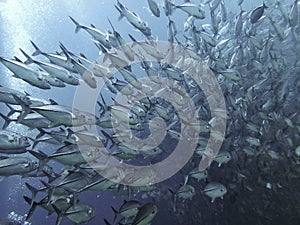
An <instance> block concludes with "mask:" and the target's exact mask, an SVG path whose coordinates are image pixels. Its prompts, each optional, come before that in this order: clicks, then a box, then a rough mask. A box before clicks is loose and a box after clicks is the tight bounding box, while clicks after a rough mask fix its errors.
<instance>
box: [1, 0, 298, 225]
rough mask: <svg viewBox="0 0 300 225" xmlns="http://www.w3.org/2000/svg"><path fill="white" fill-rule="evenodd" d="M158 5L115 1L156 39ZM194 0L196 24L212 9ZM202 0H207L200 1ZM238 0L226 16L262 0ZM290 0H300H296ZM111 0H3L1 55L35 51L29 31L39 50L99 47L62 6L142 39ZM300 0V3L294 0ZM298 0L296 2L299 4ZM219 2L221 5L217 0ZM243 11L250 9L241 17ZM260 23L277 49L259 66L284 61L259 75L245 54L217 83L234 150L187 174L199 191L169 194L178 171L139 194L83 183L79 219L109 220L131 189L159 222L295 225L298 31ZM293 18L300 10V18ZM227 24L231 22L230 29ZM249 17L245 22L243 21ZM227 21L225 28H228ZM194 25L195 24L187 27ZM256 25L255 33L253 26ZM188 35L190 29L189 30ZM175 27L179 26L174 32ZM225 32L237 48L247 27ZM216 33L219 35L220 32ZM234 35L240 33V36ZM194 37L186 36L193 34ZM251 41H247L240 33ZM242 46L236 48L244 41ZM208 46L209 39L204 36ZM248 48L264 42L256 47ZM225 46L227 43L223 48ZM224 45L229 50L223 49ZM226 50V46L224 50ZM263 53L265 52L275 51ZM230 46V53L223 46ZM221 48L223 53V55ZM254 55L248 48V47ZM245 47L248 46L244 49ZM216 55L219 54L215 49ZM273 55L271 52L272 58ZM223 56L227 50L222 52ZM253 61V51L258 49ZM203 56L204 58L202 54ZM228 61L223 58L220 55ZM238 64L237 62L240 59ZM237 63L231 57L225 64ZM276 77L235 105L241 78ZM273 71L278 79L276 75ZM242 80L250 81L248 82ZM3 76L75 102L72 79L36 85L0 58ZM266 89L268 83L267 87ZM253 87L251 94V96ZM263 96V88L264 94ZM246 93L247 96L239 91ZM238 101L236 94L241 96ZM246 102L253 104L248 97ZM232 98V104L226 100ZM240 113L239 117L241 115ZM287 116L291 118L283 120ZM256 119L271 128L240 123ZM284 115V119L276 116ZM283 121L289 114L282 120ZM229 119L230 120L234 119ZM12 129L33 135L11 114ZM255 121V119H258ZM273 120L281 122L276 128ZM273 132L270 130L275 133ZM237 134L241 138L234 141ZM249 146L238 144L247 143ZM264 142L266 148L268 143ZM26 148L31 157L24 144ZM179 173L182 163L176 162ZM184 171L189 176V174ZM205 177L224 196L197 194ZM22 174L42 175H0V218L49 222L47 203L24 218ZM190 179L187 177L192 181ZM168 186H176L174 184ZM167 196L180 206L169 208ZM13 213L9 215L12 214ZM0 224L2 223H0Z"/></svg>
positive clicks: (178, 21)
mask: <svg viewBox="0 0 300 225" xmlns="http://www.w3.org/2000/svg"><path fill="white" fill-rule="evenodd" d="M156 2H157V3H158V5H159V8H160V11H161V12H160V13H161V15H160V17H155V16H153V15H152V13H151V12H150V11H149V9H148V3H147V1H146V0H123V1H121V3H122V4H123V5H125V6H126V7H127V8H128V9H129V10H130V11H133V12H136V13H137V14H138V15H139V16H140V17H141V18H142V19H143V20H144V21H147V23H148V25H149V27H150V28H151V33H152V36H153V38H154V39H157V40H159V41H167V40H168V36H167V25H168V21H169V20H168V17H167V16H165V14H164V11H163V8H162V6H163V3H164V1H162V0H156ZM183 2H184V1H179V0H176V1H175V3H176V4H181V3H183ZM191 2H193V3H195V4H199V3H205V8H204V9H205V11H206V18H205V19H203V20H199V21H197V24H198V26H200V24H209V23H211V19H210V9H209V7H208V4H211V2H214V1H196V0H195V1H191ZM206 2H207V3H206ZM238 2H239V1H237V0H224V3H225V7H226V9H227V12H228V21H230V20H231V21H233V24H234V23H235V21H236V20H237V17H238V15H239V13H240V11H241V8H240V7H242V9H243V10H245V12H251V10H253V9H255V8H257V7H258V6H260V5H261V4H262V3H263V2H262V1H259V0H253V1H252V0H251V1H250V0H244V2H243V3H242V4H241V6H239V5H238ZM296 2H297V1H296ZM264 3H265V4H266V5H267V6H268V8H267V9H265V13H266V14H267V15H268V16H269V15H271V16H272V18H273V20H275V22H276V23H278V24H279V25H280V26H281V28H282V29H283V30H284V31H285V32H286V33H287V36H288V35H289V34H288V32H292V31H291V30H293V31H294V32H295V33H296V37H298V39H299V30H300V29H299V28H300V22H298V24H297V25H296V26H295V27H293V28H291V27H290V25H289V23H288V22H282V21H283V20H284V19H283V17H282V14H281V12H280V10H279V9H278V5H276V1H275V0H274V1H272V0H268V1H265V2H264ZM115 4H116V1H110V0H104V1H101V0H86V1H85V0H60V1H58V0H53V1H45V0H40V1H34V0H0V40H1V41H0V56H2V57H5V58H13V57H14V56H17V57H18V58H20V59H21V60H22V61H25V59H26V58H25V57H24V55H23V54H22V53H21V52H20V50H19V48H22V49H23V50H24V51H25V52H27V53H32V52H34V50H35V49H34V48H33V46H32V45H31V43H30V40H32V41H33V42H34V43H36V44H37V45H38V46H39V48H40V49H42V50H43V51H44V52H47V53H48V52H55V51H60V49H59V47H58V46H59V43H60V42H61V43H63V44H64V45H65V46H66V47H67V48H68V49H69V50H70V51H72V52H74V53H76V54H79V53H84V55H85V56H86V57H87V58H88V59H90V60H91V61H93V60H95V59H97V58H98V57H99V49H97V48H96V46H95V44H94V42H93V41H92V40H91V39H92V38H91V37H90V36H89V35H88V34H87V33H86V32H85V31H83V30H81V31H79V32H78V33H75V32H74V30H75V25H74V23H73V22H72V21H71V20H70V18H69V16H72V17H73V18H76V20H77V21H79V22H80V24H84V25H87V26H88V25H90V24H93V25H95V26H96V27H97V28H99V29H100V30H101V31H107V30H111V26H110V24H109V23H108V21H107V18H109V19H110V21H111V22H112V24H113V26H114V27H115V29H116V30H117V31H118V32H119V33H120V34H122V35H123V37H125V39H126V40H127V41H128V42H131V40H130V39H129V38H128V36H127V34H132V35H133V36H134V37H136V38H137V39H138V40H145V36H143V34H142V33H141V32H140V31H139V30H137V29H135V28H133V27H132V26H131V25H130V24H129V23H128V22H127V21H126V19H125V18H124V19H123V20H121V21H118V17H119V13H118V11H117V10H116V8H115V6H114V5H115ZM282 4H284V6H285V8H286V10H287V12H289V11H290V10H291V8H292V6H293V4H294V1H292V0H289V1H284V2H282ZM296 5H297V3H296ZM297 7H299V4H298V5H297ZM217 10H219V9H217ZM170 17H171V18H172V20H173V21H174V23H175V25H176V26H177V29H178V32H179V33H180V32H181V31H182V30H183V24H184V23H185V21H186V20H187V18H188V15H187V13H185V12H183V11H180V10H179V9H176V10H175V11H174V12H173V13H172V15H171V16H170ZM243 19H244V20H247V19H248V17H247V16H245V18H243ZM264 20H265V21H263V22H262V23H261V24H260V25H259V26H260V27H259V28H257V30H256V33H255V35H254V36H255V37H256V38H257V39H258V40H260V41H261V43H262V45H264V44H266V41H265V40H266V36H268V35H269V33H272V37H273V39H272V41H274V44H273V46H272V47H274V49H276V52H275V50H274V52H275V53H274V54H273V53H272V54H273V56H271V57H269V56H268V57H269V58H268V60H266V61H261V63H262V67H263V68H270V70H272V61H273V60H274V58H276V59H277V60H278V62H279V66H280V67H282V68H281V69H280V71H279V72H278V73H276V75H274V74H273V75H270V76H269V77H268V75H266V76H262V75H261V74H266V73H267V72H266V71H267V69H265V70H264V72H258V73H260V74H257V70H255V69H253V67H254V66H253V64H252V61H253V60H254V59H255V58H254V57H253V56H251V58H247V56H246V57H244V58H243V63H242V64H243V65H244V66H245V67H242V66H240V65H239V66H237V68H238V70H241V71H242V72H241V76H242V77H243V79H242V81H243V82H236V83H238V84H236V83H235V81H234V80H233V81H232V80H230V79H228V78H225V80H226V79H228V80H229V83H230V82H233V83H235V84H233V86H234V85H236V86H235V87H234V88H232V83H230V84H228V86H230V87H231V88H232V89H231V90H230V91H229V88H228V89H226V88H225V87H224V86H226V85H227V83H226V81H225V83H226V84H223V85H224V86H222V85H221V87H222V90H223V91H224V95H225V100H226V107H227V110H228V114H229V118H230V119H228V120H227V131H226V135H225V141H224V143H223V146H222V149H223V150H224V149H225V150H226V151H228V152H229V153H230V154H231V160H230V161H229V162H228V163H224V164H222V166H220V167H219V166H218V164H212V165H211V166H210V168H208V174H209V175H208V178H207V180H205V181H204V180H201V181H199V182H198V181H197V182H196V181H191V185H192V186H194V188H195V189H196V194H195V196H193V198H192V199H186V200H184V201H182V200H178V199H177V200H176V201H174V193H172V192H171V191H169V189H171V190H173V191H174V190H176V189H178V188H179V187H180V186H181V185H183V183H184V177H185V176H184V175H186V174H180V173H178V174H176V175H175V176H174V177H172V178H170V179H169V180H167V181H164V182H162V183H161V184H159V185H158V187H157V189H156V190H155V191H154V193H152V194H147V195H143V193H137V195H136V196H135V195H134V194H133V195H131V197H128V196H126V195H125V196H124V195H121V194H118V193H114V192H112V191H110V190H107V191H104V192H99V193H96V192H92V191H86V192H83V193H81V194H80V197H79V199H80V202H81V203H84V204H88V205H90V206H92V207H93V208H95V211H96V215H95V218H93V219H92V220H90V221H88V222H86V223H85V224H90V225H96V224H97V225H98V224H105V223H104V218H105V219H107V220H108V221H112V220H113V217H114V211H113V210H112V209H111V206H113V207H114V208H118V207H120V205H121V204H122V203H123V200H128V199H136V200H138V201H140V202H143V203H146V202H149V201H153V202H155V204H156V205H157V207H158V213H157V215H156V216H155V217H154V219H153V220H152V222H151V224H154V225H166V224H172V225H176V224H182V225H189V224H191V225H192V224H195V225H196V224H197V225H198V224H207V225H210V224H214V225H215V224H220V225H223V224H233V225H234V224H262V225H266V224H270V225H271V224H287V225H297V224H300V192H299V188H300V180H299V177H300V161H299V159H300V158H299V157H300V149H298V146H300V141H299V140H300V139H299V134H300V124H299V123H300V115H299V109H300V107H299V106H300V105H299V91H300V83H299V76H300V74H299V72H300V63H299V53H298V52H299V50H300V48H299V43H298V42H297V41H298V40H293V38H290V37H289V36H288V37H287V38H286V39H284V40H282V41H278V40H277V36H276V32H274V28H273V27H272V26H271V24H270V23H269V21H268V19H267V18H265V19H264ZM298 21H299V19H298ZM248 25H249V23H248V24H246V23H245V25H244V27H243V33H246V30H247V27H245V26H248ZM222 26H225V22H224V23H223V24H220V28H221V27H222ZM233 26H234V25H232V27H231V29H232V30H234V27H233ZM249 26H250V25H249ZM229 30H230V28H229ZM191 32H192V31H191ZM260 32H261V34H260ZM186 35H191V34H190V33H189V32H187V33H186ZM178 36H180V35H178ZM224 36H226V38H228V39H234V40H235V42H232V43H229V45H230V46H229V47H228V48H227V50H228V49H232V51H236V50H233V49H235V48H236V47H237V46H238V45H243V44H245V39H246V38H247V35H244V36H243V37H239V36H238V37H236V36H235V35H234V32H228V33H226V34H225V35H224ZM221 39H222V38H220V39H219V40H221ZM238 39H240V41H238ZM180 40H181V41H182V42H184V41H186V40H185V38H184V37H183V36H180ZM191 42H193V41H191ZM247 43H248V42H247ZM246 45H247V44H245V46H243V48H247V46H246ZM207 48H209V49H210V48H213V47H211V46H208V47H207ZM251 50H253V51H258V52H260V51H262V50H261V49H259V50H257V49H255V48H253V49H251ZM224 51H225V50H224ZM202 54H204V55H205V54H213V51H210V50H207V51H204V52H201V53H200V54H199V55H200V57H201V56H202ZM226 54H227V52H226ZM226 54H224V55H225V56H226ZM272 54H271V53H270V55H272ZM228 55H230V54H228ZM228 55H227V56H228ZM253 55H255V54H253ZM248 56H249V57H250V54H249V55H248ZM222 57H223V56H221V55H220V58H222ZM272 57H273V58H272ZM36 58H37V59H39V60H44V58H43V57H42V56H38V57H36ZM225 60H226V59H225ZM257 60H258V61H259V57H258V58H257ZM204 61H205V60H204ZM227 61H230V59H227ZM237 64H238V63H237ZM231 68H235V67H231ZM285 73H289V74H288V76H287V78H286V79H285V80H282V79H281V76H283V75H284V74H285ZM263 78H264V79H267V80H272V81H273V80H275V81H274V83H272V84H270V85H268V86H266V87H260V86H256V89H255V91H256V93H253V92H251V93H250V95H251V94H252V97H253V99H252V101H254V103H252V105H257V106H261V108H259V107H253V108H251V109H250V106H249V107H248V108H247V109H245V108H244V107H243V106H239V105H238V104H236V105H237V107H236V108H235V110H232V108H234V107H232V106H231V104H233V103H232V102H231V100H230V97H227V95H232V96H233V98H234V100H235V101H236V102H238V101H239V100H237V99H239V98H244V96H243V94H241V87H245V88H244V89H243V90H246V88H248V87H249V86H251V85H253V84H255V83H259V82H260V81H261V80H263ZM276 80H277V81H278V83H279V84H278V85H277V83H276ZM287 80H288V84H287V85H286V86H285V87H286V89H285V90H282V89H283V88H282V86H281V85H283V84H285V82H286V81H287ZM247 82H248V83H247ZM0 84H1V85H2V86H4V87H8V88H12V89H15V90H18V91H21V92H26V93H30V95H32V96H34V97H39V98H43V99H49V98H51V99H54V100H55V101H56V102H59V104H61V105H68V106H70V105H71V104H72V100H73V97H74V91H75V89H76V86H70V85H67V86H66V87H65V88H55V87H54V88H51V89H50V90H42V89H39V88H37V87H33V86H32V85H30V84H28V83H26V82H23V81H21V80H20V79H16V78H14V77H12V76H11V72H9V70H8V69H6V67H5V66H3V65H1V66H0ZM279 91H285V95H286V96H288V97H286V98H285V99H284V102H285V103H282V102H275V103H273V105H272V106H266V107H265V108H263V109H262V106H263V105H264V103H265V102H267V101H268V98H272V96H275V97H274V98H276V99H278V98H279V97H276V96H277V94H278V93H279ZM266 93H272V94H270V95H271V96H270V95H267V94H266ZM254 95H255V97H254ZM268 96H269V97H268ZM245 98H246V97H245ZM241 101H243V100H241ZM249 105H251V104H249ZM230 107H231V109H230ZM0 110H1V112H2V113H3V114H5V115H6V114H7V113H8V112H9V109H8V108H7V107H6V106H5V105H4V104H1V105H0ZM243 110H248V111H247V115H246V117H247V118H248V119H249V120H247V119H246V120H243V119H235V118H237V117H239V116H237V115H236V112H239V111H243ZM259 112H263V113H264V114H265V115H266V117H267V118H265V119H260V118H256V117H257V115H258V113H259ZM274 113H275V114H276V116H277V117H278V118H277V119H270V117H271V116H272V115H274ZM239 118H240V117H239ZM287 119H288V120H287ZM262 120H266V121H268V122H267V123H268V124H271V125H269V126H270V127H271V128H270V129H269V130H263V129H261V130H260V131H259V132H256V133H255V132H254V133H251V132H249V133H247V132H243V130H244V131H245V130H246V129H247V125H248V127H249V124H250V123H251V124H256V125H258V126H259V127H263V126H264V125H263V122H262ZM283 121H288V122H283ZM289 122H290V124H289ZM2 124H4V121H3V120H2V121H0V125H2ZM232 124H234V125H232ZM8 129H9V130H11V131H15V132H18V133H20V134H22V135H25V136H31V137H34V136H36V130H31V129H28V128H26V127H24V126H21V125H20V124H18V123H11V124H10V125H9V126H8ZM258 129H260V128H258ZM277 130H280V131H281V132H280V133H278V134H275V133H276V131H277ZM273 133H274V134H273ZM249 135H250V136H251V135H252V136H255V137H258V138H259V139H260V143H261V144H260V145H258V146H253V145H251V143H249V142H246V143H245V139H246V138H247V137H248V136H249ZM240 143H242V144H240ZM47 148H54V149H55V147H53V146H51V145H50V146H49V145H48V144H46V143H40V144H39V145H38V149H39V150H42V151H44V152H47V151H48V149H47ZM246 148H247V149H248V151H247V150H245V149H246ZM269 151H271V153H270V152H269ZM26 154H28V157H31V158H33V159H34V157H33V156H31V155H30V154H29V153H26ZM49 165H50V166H52V167H53V168H55V169H56V170H57V171H59V168H61V165H60V164H57V163H55V162H52V161H50V162H49ZM183 173H185V172H183ZM189 180H191V178H190V179H189ZM211 181H217V182H220V183H222V184H223V185H225V186H226V187H227V193H226V194H225V195H224V197H223V199H220V198H218V199H216V201H215V202H213V203H211V200H210V199H209V198H208V197H207V196H205V195H204V193H203V190H204V188H205V186H206V184H208V183H209V182H211ZM25 182H29V183H30V184H31V185H33V186H36V187H41V183H40V182H39V178H22V177H21V176H10V177H6V178H5V179H3V180H2V181H1V183H0V202H1V204H0V205H1V210H0V218H7V217H8V215H10V217H12V214H11V213H12V212H14V213H16V214H18V215H20V216H23V219H20V218H19V219H20V221H22V224H32V225H35V224H45V225H46V224H47V225H48V224H49V225H51V224H55V221H56V216H55V215H54V214H55V213H53V215H51V216H49V218H46V217H47V212H46V211H45V210H44V209H42V208H40V207H37V208H36V209H35V211H34V213H33V215H32V216H31V218H30V219H29V220H28V222H26V223H25V222H24V218H25V217H26V216H24V215H25V214H27V213H28V210H29V205H28V204H27V203H26V202H25V201H24V199H23V196H24V195H26V196H30V195H31V193H30V191H29V190H28V189H27V188H26V186H25ZM189 182H190V181H189ZM174 192H175V191H174ZM174 204H175V207H176V208H177V209H176V210H174ZM15 219H16V218H15ZM62 224H66V225H69V224H73V223H72V222H71V221H69V220H67V219H63V221H62ZM0 225H1V223H0Z"/></svg>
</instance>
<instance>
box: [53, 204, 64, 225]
mask: <svg viewBox="0 0 300 225" xmlns="http://www.w3.org/2000/svg"><path fill="white" fill-rule="evenodd" d="M52 207H53V209H54V210H55V212H56V214H57V219H56V222H55V225H60V224H61V222H62V219H63V216H64V212H62V211H61V210H59V208H57V206H56V205H55V204H52Z"/></svg>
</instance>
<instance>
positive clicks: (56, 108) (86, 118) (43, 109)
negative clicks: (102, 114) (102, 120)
mask: <svg viewBox="0 0 300 225" xmlns="http://www.w3.org/2000/svg"><path fill="white" fill-rule="evenodd" d="M30 109H31V110H33V111H35V112H37V113H38V114H40V115H42V116H44V117H45V118H47V119H48V120H50V121H52V122H53V123H55V124H58V125H65V126H82V125H92V124H96V123H97V120H98V119H97V117H96V116H95V115H93V114H90V113H87V112H82V111H79V110H77V109H72V108H70V107H67V106H62V105H44V106H37V107H31V108H30Z"/></svg>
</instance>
